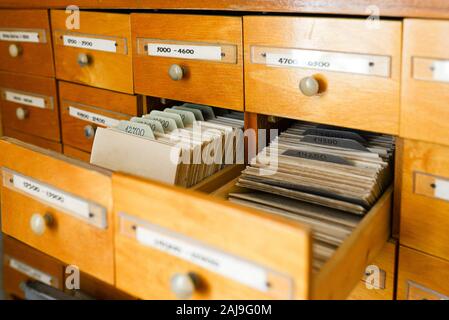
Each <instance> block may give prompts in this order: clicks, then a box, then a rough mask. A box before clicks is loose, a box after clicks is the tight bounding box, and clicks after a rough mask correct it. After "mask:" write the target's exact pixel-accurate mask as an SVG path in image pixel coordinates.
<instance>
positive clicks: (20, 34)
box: [0, 10, 54, 77]
mask: <svg viewBox="0 0 449 320" xmlns="http://www.w3.org/2000/svg"><path fill="white" fill-rule="evenodd" d="M0 70H4V71H10V72H18V73H26V74H33V75H38V76H45V77H51V76H54V68H53V50H52V42H51V33H50V20H49V16H48V11H47V10H1V11H0Z"/></svg>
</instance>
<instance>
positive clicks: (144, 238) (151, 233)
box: [136, 226, 269, 292]
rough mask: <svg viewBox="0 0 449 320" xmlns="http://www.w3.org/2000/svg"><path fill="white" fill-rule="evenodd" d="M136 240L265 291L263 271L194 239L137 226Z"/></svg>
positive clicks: (265, 273)
mask: <svg viewBox="0 0 449 320" xmlns="http://www.w3.org/2000/svg"><path fill="white" fill-rule="evenodd" d="M136 239H137V241H139V242H140V243H142V244H144V245H146V246H149V247H152V248H154V249H157V250H159V251H162V252H165V253H167V254H170V255H173V256H176V257H178V258H181V259H183V260H186V261H189V262H191V263H193V264H196V265H198V266H200V267H203V268H205V269H207V270H210V271H212V272H215V273H217V274H219V275H222V276H224V277H227V278H229V279H232V280H234V281H237V282H239V283H242V284H244V285H247V286H249V287H251V288H254V289H257V290H260V291H263V292H267V291H268V290H269V287H268V274H267V271H266V270H265V269H264V268H262V267H260V266H257V265H256V264H253V263H250V262H247V261H245V260H243V259H241V258H238V257H235V256H232V255H230V254H226V253H224V252H221V251H218V250H215V249H213V248H210V247H208V246H206V245H204V244H201V243H199V242H198V241H196V240H193V239H190V238H187V237H185V236H182V235H179V234H175V233H173V232H169V231H167V230H161V229H160V228H157V227H156V226H153V227H150V226H145V227H141V226H137V229H136Z"/></svg>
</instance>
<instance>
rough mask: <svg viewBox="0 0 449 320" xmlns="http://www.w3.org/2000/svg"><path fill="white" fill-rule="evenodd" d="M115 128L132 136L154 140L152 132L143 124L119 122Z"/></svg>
mask: <svg viewBox="0 0 449 320" xmlns="http://www.w3.org/2000/svg"><path fill="white" fill-rule="evenodd" d="M117 128H118V129H119V130H120V131H123V132H126V133H128V134H130V135H133V136H137V137H142V138H150V139H154V134H153V130H151V127H150V126H149V125H146V124H144V123H138V122H131V121H120V123H119V124H118V126H117Z"/></svg>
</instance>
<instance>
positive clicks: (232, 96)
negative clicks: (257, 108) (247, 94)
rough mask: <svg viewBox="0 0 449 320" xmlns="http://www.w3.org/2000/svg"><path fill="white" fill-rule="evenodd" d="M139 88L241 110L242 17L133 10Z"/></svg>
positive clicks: (164, 96)
mask: <svg viewBox="0 0 449 320" xmlns="http://www.w3.org/2000/svg"><path fill="white" fill-rule="evenodd" d="M131 24H132V36H133V46H134V49H133V50H134V82H135V90H136V92H137V93H140V94H145V95H151V96H156V97H163V98H169V99H174V100H181V101H188V102H194V103H200V104H206V105H211V106H216V107H223V108H227V109H233V110H243V54H242V19H241V18H240V17H225V16H205V15H184V14H140V13H135V14H131Z"/></svg>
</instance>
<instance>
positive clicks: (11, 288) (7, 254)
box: [3, 235, 64, 299]
mask: <svg viewBox="0 0 449 320" xmlns="http://www.w3.org/2000/svg"><path fill="white" fill-rule="evenodd" d="M3 250H4V252H3V272H4V276H3V279H4V290H5V291H6V293H7V294H8V295H12V296H14V297H16V298H21V299H23V298H24V293H23V291H22V289H20V284H21V283H22V282H26V281H28V280H37V281H41V282H43V283H45V284H47V285H49V286H53V287H55V288H58V289H62V287H63V285H64V281H63V277H62V274H63V272H64V270H63V265H62V264H61V263H60V262H59V261H58V260H56V259H54V258H52V257H49V256H47V255H45V254H43V253H42V252H39V251H37V250H35V249H33V248H31V247H29V246H27V245H25V244H23V243H22V242H20V241H17V240H15V239H13V238H11V237H8V236H5V235H4V236H3Z"/></svg>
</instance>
